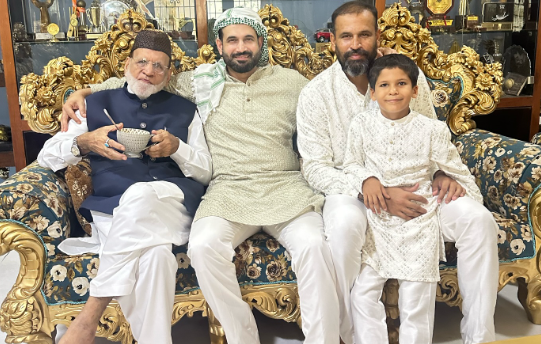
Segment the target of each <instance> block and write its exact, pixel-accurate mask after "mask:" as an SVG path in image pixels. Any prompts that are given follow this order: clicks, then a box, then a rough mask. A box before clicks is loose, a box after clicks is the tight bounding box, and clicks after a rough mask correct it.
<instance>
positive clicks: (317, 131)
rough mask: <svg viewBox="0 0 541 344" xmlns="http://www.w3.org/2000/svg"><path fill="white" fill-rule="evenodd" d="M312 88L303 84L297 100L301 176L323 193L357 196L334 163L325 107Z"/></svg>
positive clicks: (342, 172)
mask: <svg viewBox="0 0 541 344" xmlns="http://www.w3.org/2000/svg"><path fill="white" fill-rule="evenodd" d="M311 91H312V90H311V89H308V88H305V89H304V90H303V91H302V92H301V94H300V96H299V102H298V104H297V144H298V147H299V152H300V154H301V157H302V159H303V170H304V177H305V178H306V180H307V181H308V184H310V186H312V187H313V188H314V189H316V190H319V191H321V192H323V193H325V194H326V195H332V194H345V195H352V196H357V194H358V192H357V190H355V188H353V187H352V186H351V185H350V184H349V182H348V179H347V177H346V175H345V174H344V171H342V170H339V169H337V168H335V166H334V162H333V148H332V143H331V134H330V132H329V120H328V113H327V109H326V108H325V106H324V101H323V100H321V99H320V98H319V95H317V94H314V93H311Z"/></svg>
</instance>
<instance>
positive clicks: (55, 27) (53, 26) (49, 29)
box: [47, 23, 60, 42]
mask: <svg viewBox="0 0 541 344" xmlns="http://www.w3.org/2000/svg"><path fill="white" fill-rule="evenodd" d="M47 32H48V33H49V34H50V35H51V36H53V38H52V39H51V42H58V39H57V38H56V35H57V34H58V33H59V32H60V29H59V27H58V25H56V24H55V23H51V24H49V25H48V26H47Z"/></svg>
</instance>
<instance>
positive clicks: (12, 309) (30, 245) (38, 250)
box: [0, 222, 52, 344]
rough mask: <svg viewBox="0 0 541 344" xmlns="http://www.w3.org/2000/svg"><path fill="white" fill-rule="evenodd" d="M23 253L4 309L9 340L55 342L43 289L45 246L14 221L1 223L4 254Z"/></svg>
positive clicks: (1, 325)
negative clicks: (40, 290)
mask: <svg viewBox="0 0 541 344" xmlns="http://www.w3.org/2000/svg"><path fill="white" fill-rule="evenodd" d="M10 251H17V252H18V253H19V257H20V261H21V266H20V269H19V275H18V276H17V280H16V281H15V284H14V286H13V287H12V288H11V290H10V291H9V293H8V294H7V296H6V298H5V300H4V302H3V303H2V308H1V312H0V329H1V330H2V331H3V332H5V333H6V334H7V336H6V343H22V342H32V343H48V344H50V343H52V339H51V336H50V333H51V331H50V328H49V326H48V323H47V322H46V319H47V315H46V314H44V313H45V312H44V308H46V306H44V305H45V303H44V300H43V298H42V297H41V294H40V293H39V288H40V286H41V283H42V281H43V276H44V264H45V262H44V257H45V249H44V247H43V244H42V243H41V241H40V240H39V238H38V237H37V236H36V234H34V232H32V231H30V230H28V229H26V228H25V227H23V226H20V225H18V224H16V223H12V222H0V255H3V254H5V253H8V252H10Z"/></svg>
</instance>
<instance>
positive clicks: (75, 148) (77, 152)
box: [71, 136, 82, 158]
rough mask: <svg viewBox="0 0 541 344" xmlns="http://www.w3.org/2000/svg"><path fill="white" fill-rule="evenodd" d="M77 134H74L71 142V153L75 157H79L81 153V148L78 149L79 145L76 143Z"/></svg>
mask: <svg viewBox="0 0 541 344" xmlns="http://www.w3.org/2000/svg"><path fill="white" fill-rule="evenodd" d="M78 137H79V136H75V137H74V138H73V143H72V144H71V154H73V156H74V157H76V158H80V157H81V156H82V155H81V150H80V149H79V145H78V144H77V138H78Z"/></svg>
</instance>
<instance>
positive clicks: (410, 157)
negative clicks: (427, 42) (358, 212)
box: [344, 109, 483, 282]
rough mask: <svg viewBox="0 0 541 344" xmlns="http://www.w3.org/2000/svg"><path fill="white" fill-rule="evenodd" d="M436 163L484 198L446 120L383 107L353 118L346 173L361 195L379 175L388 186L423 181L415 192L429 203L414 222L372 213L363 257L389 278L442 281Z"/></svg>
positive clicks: (469, 193) (470, 192)
mask: <svg viewBox="0 0 541 344" xmlns="http://www.w3.org/2000/svg"><path fill="white" fill-rule="evenodd" d="M433 164H435V165H436V166H437V168H438V169H439V170H442V171H443V172H445V173H446V174H447V175H448V176H450V177H451V178H453V179H455V180H456V181H457V182H458V183H460V184H461V185H462V186H463V187H464V188H465V189H466V192H467V197H471V198H473V199H474V200H476V201H478V202H480V203H482V202H483V198H482V196H481V193H480V191H479V188H478V187H477V185H476V184H475V179H474V177H473V176H472V175H471V173H470V172H469V170H468V168H467V167H466V165H464V164H463V163H462V161H461V159H460V156H459V154H458V151H457V149H456V147H455V146H454V145H453V144H452V143H451V133H450V131H449V129H448V128H447V125H446V124H445V123H444V122H441V121H438V120H436V119H430V118H427V117H425V116H423V115H420V114H419V113H417V112H414V111H411V112H410V114H409V115H408V116H406V117H404V118H402V119H400V120H395V121H393V120H389V119H387V118H385V117H383V115H381V113H380V111H379V110H377V109H373V110H369V111H365V112H362V113H360V114H359V115H358V116H356V117H355V118H354V119H353V121H352V122H351V127H350V130H349V137H348V141H347V149H346V153H345V158H344V172H345V176H346V178H347V179H348V182H349V184H350V185H352V186H353V188H354V189H355V194H358V193H362V185H363V182H364V181H365V180H366V179H367V178H369V177H372V176H373V177H376V178H378V179H379V181H380V182H381V184H382V185H383V186H385V187H395V186H411V185H414V184H416V183H419V189H418V191H416V192H415V193H416V194H418V195H421V196H423V197H425V198H426V199H427V200H428V204H426V205H425V204H421V205H422V206H423V207H424V208H425V209H426V210H427V213H426V214H424V215H421V216H419V217H416V218H414V219H412V220H409V221H405V220H403V219H401V218H399V217H398V216H391V215H390V214H389V213H387V212H382V213H381V214H379V215H378V214H375V213H372V212H371V211H368V212H367V217H368V224H369V226H368V230H367V234H366V242H365V245H364V247H363V251H362V261H363V263H366V264H368V265H370V266H371V267H372V268H373V269H374V270H375V271H376V272H378V274H379V275H380V276H382V277H384V278H397V279H403V280H408V281H421V282H436V281H438V280H439V270H438V264H439V261H440V260H443V259H445V250H444V248H443V237H442V235H441V231H440V229H439V221H438V216H437V209H438V203H437V197H434V196H432V187H431V185H432V174H433V172H432V168H431V166H432V165H433Z"/></svg>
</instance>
